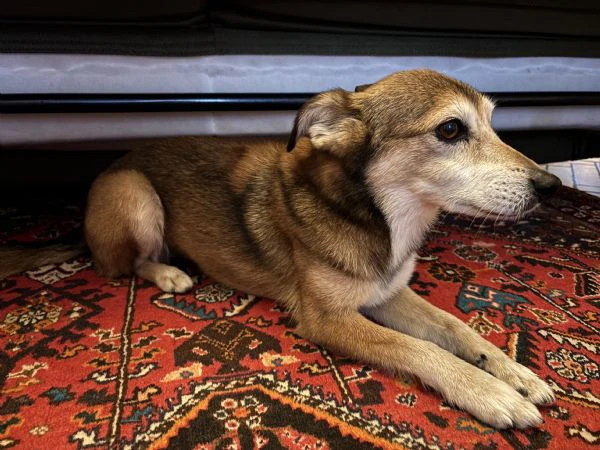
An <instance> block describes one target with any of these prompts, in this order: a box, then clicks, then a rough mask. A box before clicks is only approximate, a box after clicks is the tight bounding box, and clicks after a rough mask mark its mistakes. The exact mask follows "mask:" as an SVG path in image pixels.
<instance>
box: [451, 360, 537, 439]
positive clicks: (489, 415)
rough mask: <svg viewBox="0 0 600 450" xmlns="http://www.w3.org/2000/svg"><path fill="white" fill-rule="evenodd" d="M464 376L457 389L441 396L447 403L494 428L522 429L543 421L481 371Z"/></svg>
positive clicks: (512, 392)
mask: <svg viewBox="0 0 600 450" xmlns="http://www.w3.org/2000/svg"><path fill="white" fill-rule="evenodd" d="M475 370H477V369H475ZM465 375H466V377H465V382H464V383H463V384H462V386H460V388H457V390H456V391H454V392H448V391H446V392H445V393H444V396H445V397H446V399H447V400H448V401H449V402H450V403H453V404H455V405H456V406H458V407H459V408H461V409H463V410H464V411H466V412H469V413H471V414H472V415H473V416H475V417H476V418H477V419H479V420H480V421H482V422H484V423H487V424H488V425H491V426H492V427H494V428H497V429H506V428H519V429H522V428H528V427H533V426H537V425H539V424H541V423H542V422H543V419H542V416H541V414H540V412H539V411H538V409H537V408H536V406H535V405H534V404H533V403H531V402H530V401H528V400H527V399H525V398H524V397H523V396H522V395H521V394H519V393H518V392H517V391H516V390H514V389H513V388H512V387H511V386H509V385H508V384H506V383H505V382H503V381H501V380H499V379H497V378H494V377H493V376H491V375H489V374H487V373H485V372H483V371H479V374H476V375H474V374H465ZM470 375H473V376H470Z"/></svg>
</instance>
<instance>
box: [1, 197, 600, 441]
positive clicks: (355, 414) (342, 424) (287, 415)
mask: <svg viewBox="0 0 600 450" xmlns="http://www.w3.org/2000/svg"><path fill="white" fill-rule="evenodd" d="M79 223H80V210H78V209H72V208H67V207H64V208H59V207H58V206H57V205H45V207H42V209H41V210H40V209H38V210H31V211H27V210H23V209H20V210H14V209H2V210H0V225H1V231H0V232H1V233H2V234H0V243H1V242H7V241H29V240H42V241H43V240H47V239H53V238H55V237H56V236H57V235H58V234H60V233H64V232H67V231H69V230H70V229H72V228H76V227H77V226H79ZM599 230H600V201H599V200H598V199H595V198H592V197H589V196H587V195H583V194H579V193H577V192H575V191H572V190H569V189H564V190H563V191H562V192H561V195H560V196H558V197H557V198H555V199H554V200H552V201H551V203H549V204H548V205H546V206H544V207H543V208H541V209H539V210H538V211H537V213H536V214H535V215H534V216H532V217H529V218H528V219H527V220H524V221H522V222H520V223H518V224H515V225H510V226H509V225H506V224H503V223H496V224H494V223H486V224H483V225H481V226H479V222H478V221H476V222H475V223H472V221H471V220H470V219H466V218H463V217H456V216H447V217H446V218H445V219H444V222H443V223H442V224H441V225H440V226H439V227H438V228H437V230H436V231H435V232H433V233H432V234H431V236H430V239H429V241H428V243H427V244H426V245H425V246H424V248H422V249H421V250H420V252H419V254H420V261H419V264H418V267H417V273H416V274H415V276H414V278H413V280H412V283H411V284H412V287H413V288H414V289H415V291H417V292H418V293H419V294H421V295H423V296H424V297H425V298H427V299H429V301H431V302H432V303H434V304H436V305H437V306H440V307H441V308H443V309H445V310H447V311H450V312H452V313H453V314H455V315H457V316H458V317H459V318H460V319H461V320H463V321H465V322H467V323H468V324H469V325H470V326H471V327H472V328H473V329H475V330H476V331H477V332H478V333H480V334H481V335H482V336H484V337H485V338H486V339H489V340H490V341H492V342H494V343H495V344H497V345H499V346H500V347H502V348H503V349H504V350H505V351H506V352H507V353H508V354H509V355H510V356H511V357H512V358H515V359H516V360H517V361H519V362H520V363H522V364H525V365H526V366H528V367H530V368H531V369H533V370H534V371H535V372H536V373H538V374H540V375H541V376H542V377H543V378H544V379H545V380H547V382H548V383H550V385H551V386H552V388H553V389H554V392H555V393H556V396H557V401H556V403H555V404H554V405H552V406H548V407H543V408H541V410H542V414H543V416H544V419H545V422H544V424H543V425H542V426H540V427H539V428H534V429H530V430H527V431H512V430H510V431H502V432H499V431H495V430H493V429H491V428H489V427H487V426H485V425H483V424H481V423H479V422H477V421H476V420H474V419H473V418H471V417H470V416H469V415H468V414H465V413H463V412H460V411H457V410H455V409H452V408H450V407H449V406H448V405H446V404H444V402H443V401H441V399H440V397H439V396H438V395H437V394H436V393H434V392H429V391H427V390H425V389H423V387H422V386H421V385H420V384H419V383H416V382H412V381H406V380H399V379H394V378H392V377H390V376H388V375H387V374H385V373H382V372H380V371H378V370H374V369H372V368H370V367H367V366H365V365H363V364H360V363H357V362H355V361H351V360H348V359H345V358H343V357H341V356H339V355H333V354H331V353H329V352H327V351H326V350H324V349H322V348H320V347H317V346H315V345H313V344H311V343H310V342H307V341H306V340H304V339H302V338H300V337H299V336H297V335H295V334H294V332H293V329H292V328H291V327H290V325H289V323H288V318H289V316H288V315H287V314H286V313H285V312H284V311H282V310H281V309H280V308H279V307H278V306H277V305H276V304H275V303H274V302H273V301H271V300H269V299H264V298H254V297H253V296H249V295H246V294H244V293H241V292H236V291H235V290H233V289H229V288H228V287H225V286H222V285H220V284H217V283H215V282H214V281H213V280H210V279H206V278H202V277H199V278H198V282H197V284H196V286H195V288H194V290H193V291H192V292H190V293H189V294H186V295H172V294H164V293H161V292H159V291H158V290H157V289H156V288H154V287H153V286H152V285H150V284H149V283H147V282H145V281H143V280H140V279H123V280H118V281H111V280H106V279H102V278H98V277H97V276H96V274H95V273H94V271H93V269H92V268H91V263H90V260H89V259H87V258H81V259H77V260H72V261H68V262H65V263H64V264H61V265H58V266H49V267H44V268H41V269H38V270H35V271H32V272H29V273H26V274H23V275H20V276H13V277H10V278H8V279H5V280H3V281H0V363H1V366H0V389H1V391H0V392H1V396H0V448H10V447H20V448H31V449H49V448H55V449H67V448H79V449H84V448H94V449H96V448H123V449H128V448H131V449H133V448H136V449H137V448H166V447H170V448H175V449H187V448H196V449H234V448H236V449H250V448H263V449H275V448H295V449H307V450H308V449H353V448H360V449H368V448H409V449H422V448H427V449H447V450H449V449H460V448H468V449H478V450H484V449H501V448H514V449H539V448H552V449H565V448H569V449H584V448H588V447H589V448H591V447H593V446H598V445H600V371H599V367H598V365H599V364H600V357H599V353H600V336H599V333H598V330H599V328H600V309H599V308H600V275H599V267H600V266H599V259H598V258H599V255H600V232H599ZM484 400H485V399H482V401H484Z"/></svg>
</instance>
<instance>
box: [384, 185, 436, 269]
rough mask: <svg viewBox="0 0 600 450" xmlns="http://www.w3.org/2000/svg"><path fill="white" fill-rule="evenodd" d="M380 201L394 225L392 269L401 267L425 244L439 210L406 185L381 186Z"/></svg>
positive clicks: (391, 234)
mask: <svg viewBox="0 0 600 450" xmlns="http://www.w3.org/2000/svg"><path fill="white" fill-rule="evenodd" d="M375 198H376V201H377V203H378V205H379V208H380V209H381V212H382V213H383V215H384V217H385V220H386V222H387V224H388V227H389V229H390V244H391V258H390V265H389V267H390V269H391V270H392V271H394V270H399V269H400V268H401V267H402V265H403V264H404V262H406V261H407V260H408V259H409V258H410V256H411V255H412V254H413V253H414V252H415V251H416V250H417V249H418V248H419V247H420V246H421V244H422V243H423V239H424V238H425V235H426V234H427V231H429V228H430V227H431V225H432V224H433V223H434V221H435V218H436V216H437V214H438V212H439V208H438V207H436V206H435V205H432V204H430V203H427V202H425V201H423V200H421V199H419V197H418V196H416V195H415V194H413V193H412V192H410V191H409V190H408V189H406V188H402V187H394V188H380V189H378V191H377V192H376V193H375Z"/></svg>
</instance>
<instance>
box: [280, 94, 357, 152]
mask: <svg viewBox="0 0 600 450" xmlns="http://www.w3.org/2000/svg"><path fill="white" fill-rule="evenodd" d="M351 95H352V94H351V93H350V92H347V91H344V90H343V89H335V90H333V91H329V92H324V93H322V94H319V95H317V96H316V97H313V98H312V99H311V100H309V101H308V102H307V103H305V104H304V105H303V106H302V108H300V111H299V112H298V114H297V115H296V120H295V121H294V127H293V129H292V134H291V135H290V140H289V142H288V145H287V149H288V151H291V150H292V149H293V148H294V147H295V146H296V141H297V140H298V139H300V138H301V137H303V136H308V137H309V138H310V142H311V144H312V145H313V147H315V148H318V149H322V150H328V151H331V152H333V153H337V154H340V155H341V154H342V153H344V152H345V151H347V150H349V149H352V148H355V147H357V146H358V145H360V144H361V143H362V142H363V141H364V139H365V137H366V135H367V128H366V126H365V124H364V123H363V121H362V119H361V117H360V111H359V110H358V109H357V108H356V107H353V106H352V98H351Z"/></svg>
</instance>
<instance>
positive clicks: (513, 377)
mask: <svg viewBox="0 0 600 450" xmlns="http://www.w3.org/2000/svg"><path fill="white" fill-rule="evenodd" d="M492 107H493V105H492V103H491V102H490V101H489V100H488V99H487V98H485V97H484V96H482V95H481V94H479V93H478V92H477V91H475V90H474V89H472V88H470V87H469V86H467V85H465V84H463V83H461V82H459V81H456V80H453V79H451V78H448V77H445V76H443V75H440V74H437V73H435V72H431V71H409V72H400V73H397V74H394V75H391V76H390V77H388V78H385V79H384V80H382V81H380V82H378V83H375V84H372V85H368V86H363V87H361V88H360V89H357V92H356V93H349V92H346V91H343V90H341V89H338V90H334V91H330V92H326V93H323V94H320V95H318V96H316V97H315V98H314V99H312V100H311V101H309V102H308V103H307V104H306V105H305V106H304V107H303V108H302V109H301V110H300V112H299V113H298V116H297V118H296V122H295V124H294V130H293V132H292V136H291V138H290V140H289V142H288V146H287V147H288V150H292V151H291V152H286V149H285V143H284V142H279V141H273V140H257V139H246V140H243V139H238V140H229V139H216V138H193V137H190V138H177V139H170V140H165V141H161V142H158V143H155V144H151V145H148V146H146V147H143V148H140V149H138V150H135V151H133V152H132V153H130V154H129V155H127V156H126V157H124V158H123V159H122V160H120V161H119V162H117V163H116V164H115V165H114V166H113V167H112V168H110V169H109V170H108V171H107V172H106V173H105V174H103V175H101V176H100V177H99V178H98V179H97V180H96V182H95V183H94V185H93V187H92V189H91V191H90V196H89V204H88V210H87V214H86V221H85V228H86V236H87V243H88V245H89V247H90V250H91V251H92V254H93V256H94V259H95V261H96V264H97V266H98V268H99V270H100V271H101V272H102V273H105V274H107V275H109V276H118V275H121V274H127V273H131V272H136V273H138V275H140V276H143V277H145V278H148V279H151V280H153V281H154V282H155V283H157V284H158V285H159V286H160V287H161V288H163V289H165V290H172V291H176V292H182V291H184V290H186V289H189V288H190V287H191V280H189V277H187V275H185V274H184V273H183V272H181V271H179V270H178V269H176V268H173V267H170V266H167V265H165V264H163V263H161V255H163V254H164V249H165V248H168V249H170V250H174V251H176V252H179V253H181V254H183V255H185V256H187V257H188V258H190V259H191V260H192V261H194V262H195V263H196V264H198V266H199V267H200V268H201V269H202V270H203V271H204V272H205V273H207V274H209V275H210V276H212V277H214V278H216V279H217V280H219V281H220V282H222V283H225V284H228V285H231V286H233V287H235V288H238V289H241V290H244V291H246V292H249V293H253V294H256V295H260V296H266V297H271V298H275V299H277V300H278V301H280V302H282V303H283V304H284V305H285V306H286V307H287V308H288V309H289V310H290V311H291V312H292V313H293V318H294V320H295V321H296V323H297V325H298V328H297V329H298V332H299V333H301V334H302V335H304V336H306V337H307V338H308V339H311V340H313V341H314V342H316V343H319V344H322V345H324V346H326V347H327V348H330V349H332V350H334V351H338V352H340V353H343V354H346V355H348V356H351V357H355V358H358V359H360V360H363V361H365V362H367V363H369V364H372V365H375V366H378V367H383V368H386V369H389V370H392V371H395V372H398V371H404V372H409V373H412V374H415V375H417V376H418V377H420V378H421V379H422V380H423V382H425V383H426V384H428V385H430V386H432V387H433V388H435V389H437V390H438V391H440V392H441V393H442V394H443V395H444V396H445V397H446V398H447V399H448V400H449V401H450V402H453V403H455V404H457V405H458V406H460V407H462V408H464V409H466V410H468V411H469V412H471V413H473V414H474V415H475V416H477V417H478V418H479V419H481V420H483V421H485V422H487V423H490V424H492V425H494V426H497V427H499V428H505V427H508V426H517V427H526V426H529V425H533V424H536V423H539V421H540V420H541V417H540V415H539V412H538V411H537V409H536V408H535V407H534V406H533V403H540V402H545V401H548V400H550V399H551V398H552V393H551V391H550V390H549V388H548V387H547V386H546V385H545V384H544V383H543V382H542V381H540V380H539V379H538V378H537V377H535V375H534V374H533V373H531V372H530V371H529V370H528V369H526V368H524V367H522V366H520V365H518V364H516V363H515V362H514V361H511V360H510V359H509V358H508V357H506V356H505V355H504V354H503V353H502V352H501V351H500V350H498V349H497V348H496V347H494V346H492V345H490V344H489V343H487V342H486V341H485V340H483V339H482V338H480V337H479V336H477V335H476V334H475V333H474V332H473V331H472V330H470V329H469V328H468V327H467V326H466V325H464V324H463V323H462V322H460V321H458V320H457V319H455V318H453V317H451V316H449V315H448V314H447V313H444V312H442V311H440V310H437V309H436V308H434V307H432V306H431V305H429V304H428V303H427V302H424V301H423V300H422V299H420V298H419V297H418V296H416V295H415V294H414V293H413V292H412V291H411V290H410V289H409V288H408V287H406V283H407V281H408V278H409V277H410V274H411V272H412V270H413V267H414V259H415V257H414V252H415V250H416V249H417V248H418V246H419V245H420V244H421V242H422V239H423V237H424V235H425V233H426V231H427V229H428V227H429V226H430V224H431V223H432V222H433V220H434V219H435V216H436V214H437V212H438V210H439V209H440V208H441V207H444V208H446V209H449V210H451V211H457V212H466V213H469V214H472V215H481V214H488V215H489V214H496V215H505V216H511V217H512V216H516V217H518V216H519V215H521V214H523V213H524V212H526V210H527V209H530V208H531V207H532V206H534V205H535V204H537V198H536V196H535V193H533V191H532V188H531V182H530V175H529V174H530V173H535V174H537V173H538V172H541V171H540V170H539V168H538V167H537V165H536V164H535V163H534V162H532V161H530V160H529V159H527V158H526V157H524V156H523V155H521V154H520V153H518V152H517V151H515V150H514V149H512V148H510V147H509V146H507V145H506V144H504V143H502V142H501V141H500V140H499V139H498V138H497V136H496V135H495V134H494V133H493V131H492V130H491V125H490V120H491V110H492ZM456 116H460V117H461V118H462V120H463V121H464V122H465V123H467V124H468V136H467V137H466V138H465V139H464V140H458V141H456V142H453V143H451V144H448V143H444V142H441V140H440V138H439V136H438V137H436V136H437V135H436V132H437V131H436V130H437V127H438V126H439V124H440V123H443V122H444V121H446V120H448V119H450V118H452V117H456ZM477 183H479V184H477ZM478 186H481V189H479V187H478ZM486 189H487V190H488V191H489V192H485V191H486ZM479 190H481V193H479V194H478V192H479ZM504 199H506V200H504ZM517 203H518V204H517ZM477 208H479V210H477ZM365 316H366V317H365ZM367 317H370V318H372V319H374V320H376V322H377V323H375V322H373V321H372V320H369V319H368V318H367ZM455 355H456V356H455ZM482 355H483V356H484V357H483V358H482ZM459 358H462V359H459ZM475 365H478V366H479V367H481V368H483V369H486V370H489V371H490V372H492V373H493V375H495V377H494V376H492V375H490V374H488V373H486V372H485V371H483V370H480V368H478V367H476V366H475ZM516 389H520V390H521V392H525V391H526V392H527V395H528V397H527V398H525V397H523V396H522V395H521V394H519V393H518V392H517V391H516Z"/></svg>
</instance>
